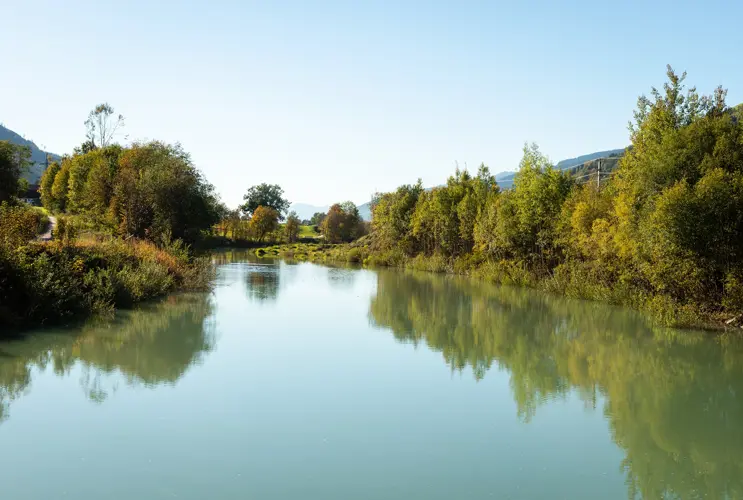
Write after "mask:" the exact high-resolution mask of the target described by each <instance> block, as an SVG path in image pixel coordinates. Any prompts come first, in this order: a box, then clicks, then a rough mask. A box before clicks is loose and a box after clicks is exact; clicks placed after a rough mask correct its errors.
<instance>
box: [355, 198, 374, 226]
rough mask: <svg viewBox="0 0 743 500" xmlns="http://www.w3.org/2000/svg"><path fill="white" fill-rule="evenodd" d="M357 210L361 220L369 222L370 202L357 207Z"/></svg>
mask: <svg viewBox="0 0 743 500" xmlns="http://www.w3.org/2000/svg"><path fill="white" fill-rule="evenodd" d="M357 208H358V209H359V215H360V216H361V218H362V219H364V220H365V221H367V222H369V221H370V220H371V215H372V214H371V201H367V202H366V203H364V204H363V205H359V206H358V207H357Z"/></svg>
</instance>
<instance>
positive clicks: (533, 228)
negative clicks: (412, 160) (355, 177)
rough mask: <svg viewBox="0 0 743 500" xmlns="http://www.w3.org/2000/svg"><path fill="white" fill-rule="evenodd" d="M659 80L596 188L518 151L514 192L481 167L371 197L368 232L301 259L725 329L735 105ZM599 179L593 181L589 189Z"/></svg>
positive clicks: (733, 246)
mask: <svg viewBox="0 0 743 500" xmlns="http://www.w3.org/2000/svg"><path fill="white" fill-rule="evenodd" d="M667 75H668V82H667V83H666V84H665V86H664V88H663V89H662V90H660V91H658V90H656V89H653V91H652V94H651V96H650V97H649V98H648V97H645V96H643V97H640V99H639V100H638V107H637V110H636V111H635V113H634V118H635V119H634V122H633V123H632V124H631V125H630V138H631V147H629V148H628V149H627V151H626V152H625V154H624V156H623V157H622V158H621V159H620V160H619V162H618V167H617V169H616V170H615V171H614V172H613V173H612V175H610V176H606V177H604V178H602V179H601V180H600V184H599V182H595V181H591V182H581V181H580V180H579V179H576V178H575V177H573V176H571V175H569V174H568V173H566V172H563V171H558V170H556V169H555V168H554V167H553V166H552V164H551V163H550V162H549V160H548V159H547V157H546V156H544V155H543V154H542V153H541V152H540V151H539V149H538V148H537V146H536V145H527V146H526V147H525V148H524V155H523V159H522V160H521V164H520V168H519V171H518V173H517V174H516V176H515V179H514V185H513V188H512V189H509V190H501V189H500V188H499V186H498V185H497V183H496V181H495V178H494V176H492V175H491V174H490V171H489V170H488V168H487V167H486V166H485V165H482V166H481V167H480V168H479V169H478V171H477V173H476V174H474V175H473V174H470V173H469V172H467V171H466V170H465V171H461V170H457V171H456V172H455V174H454V175H453V176H452V177H450V178H449V180H448V181H447V184H446V185H445V186H443V187H438V188H434V189H431V190H425V189H423V187H422V185H421V183H420V182H418V183H417V184H413V185H405V186H401V187H399V188H398V189H397V190H396V191H394V192H391V193H386V194H383V195H381V196H379V197H378V199H377V200H375V203H374V206H373V219H372V220H373V222H372V232H371V234H369V235H368V236H365V237H363V238H361V239H358V240H357V241H355V242H353V243H351V244H348V245H343V246H341V247H338V248H332V249H323V250H322V251H307V252H297V250H296V249H295V250H294V253H295V254H296V253H301V254H303V255H307V257H308V258H314V259H316V260H318V259H328V260H345V261H351V262H363V263H364V264H368V265H389V266H403V267H413V268H417V269H425V270H430V271H449V272H457V273H469V274H473V275H478V276H482V277H485V278H488V279H490V280H493V281H497V282H501V283H506V284H516V285H525V286H532V287H537V288H541V289H544V290H548V291H551V292H557V293H561V294H565V295H568V296H572V297H580V298H587V299H595V300H602V301H607V302H611V303H617V304H624V305H629V306H633V307H637V308H643V309H647V310H650V311H652V312H653V314H654V315H655V316H656V317H657V318H658V319H659V320H661V321H662V322H663V323H666V324H674V325H695V324H701V323H705V322H708V321H713V322H723V321H726V322H727V323H728V324H731V325H736V324H739V323H740V318H741V315H742V314H743V122H741V120H740V118H741V116H740V108H738V109H735V108H730V107H728V106H727V104H726V102H725V97H726V91H724V90H723V89H722V88H718V89H717V90H716V91H715V92H714V94H712V95H701V94H699V93H698V92H697V91H696V89H694V88H692V89H689V90H686V89H685V86H684V78H685V75H677V74H676V73H674V72H673V70H672V69H671V68H670V67H669V68H668V73H667ZM595 180H596V181H597V180H598V179H595Z"/></svg>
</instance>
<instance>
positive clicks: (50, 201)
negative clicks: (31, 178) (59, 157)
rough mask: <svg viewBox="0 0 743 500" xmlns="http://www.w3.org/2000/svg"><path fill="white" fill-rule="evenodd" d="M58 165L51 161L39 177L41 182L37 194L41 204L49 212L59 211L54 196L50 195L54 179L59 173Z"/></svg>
mask: <svg viewBox="0 0 743 500" xmlns="http://www.w3.org/2000/svg"><path fill="white" fill-rule="evenodd" d="M59 169H60V165H59V163H58V162H56V161H53V162H51V163H50V164H49V166H48V167H47V168H46V170H44V173H43V174H42V175H41V182H40V184H39V194H40V195H41V204H42V205H43V206H44V207H45V208H46V209H47V210H49V211H51V212H56V211H57V210H59V206H58V205H57V202H56V200H55V199H54V195H53V194H52V188H53V186H54V179H55V177H57V174H58V173H59Z"/></svg>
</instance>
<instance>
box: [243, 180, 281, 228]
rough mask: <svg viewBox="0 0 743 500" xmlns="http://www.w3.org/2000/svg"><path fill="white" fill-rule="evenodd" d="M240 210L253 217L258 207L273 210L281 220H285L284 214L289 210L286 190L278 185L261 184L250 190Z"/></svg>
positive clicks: (244, 197)
mask: <svg viewBox="0 0 743 500" xmlns="http://www.w3.org/2000/svg"><path fill="white" fill-rule="evenodd" d="M243 200H245V203H243V204H242V205H241V207H240V209H241V210H242V211H243V213H245V214H246V215H253V213H254V212H255V210H256V209H257V208H258V207H267V208H273V209H274V210H276V212H277V213H278V214H279V220H284V213H285V212H286V211H287V210H288V209H289V201H288V200H287V199H286V198H284V190H283V189H281V186H279V185H278V184H265V183H263V184H259V185H257V186H253V187H251V188H250V189H248V192H247V193H245V195H244V196H243Z"/></svg>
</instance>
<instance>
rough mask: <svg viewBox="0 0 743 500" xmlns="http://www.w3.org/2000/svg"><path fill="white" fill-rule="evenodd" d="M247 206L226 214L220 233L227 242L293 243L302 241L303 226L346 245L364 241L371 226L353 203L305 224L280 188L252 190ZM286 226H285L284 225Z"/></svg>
mask: <svg viewBox="0 0 743 500" xmlns="http://www.w3.org/2000/svg"><path fill="white" fill-rule="evenodd" d="M243 199H244V203H243V204H242V205H241V206H240V207H238V208H237V209H235V210H231V211H229V212H227V213H226V214H225V216H224V217H223V218H222V220H221V221H220V222H219V224H218V226H217V228H216V231H217V233H218V234H221V235H222V236H223V237H225V238H231V239H232V240H242V241H249V240H253V241H254V242H256V243H259V244H260V243H263V242H264V241H270V242H274V243H275V242H288V243H293V242H295V241H297V240H298V239H299V237H300V232H301V226H303V225H304V226H311V227H312V229H313V231H315V232H316V235H315V234H313V235H312V236H319V235H322V237H323V238H324V240H325V241H327V242H329V243H342V242H349V241H353V240H355V239H357V238H360V237H361V236H363V235H364V234H366V232H367V229H368V228H367V225H366V224H365V223H364V220H363V219H362V218H361V215H360V214H359V210H358V208H357V207H356V205H355V204H354V203H353V202H350V201H347V202H344V203H336V204H334V205H333V206H331V207H330V209H329V210H328V212H327V213H326V214H323V213H316V214H314V215H313V217H312V219H311V220H305V221H302V220H300V219H299V217H298V216H297V214H296V212H289V214H288V215H285V214H286V211H287V210H288V208H289V206H290V203H289V200H287V199H286V198H285V197H284V190H283V189H282V188H281V186H279V185H277V184H259V185H257V186H253V187H251V188H250V189H248V192H247V193H246V194H245V196H244V197H243ZM282 222H284V223H283V224H282Z"/></svg>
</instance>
